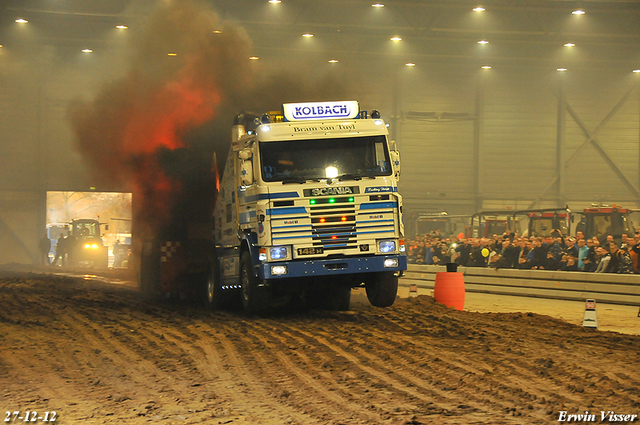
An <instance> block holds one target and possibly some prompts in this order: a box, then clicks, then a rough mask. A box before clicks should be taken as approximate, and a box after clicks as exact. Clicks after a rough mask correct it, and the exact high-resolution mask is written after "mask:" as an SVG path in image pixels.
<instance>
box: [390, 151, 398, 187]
mask: <svg viewBox="0 0 640 425" xmlns="http://www.w3.org/2000/svg"><path fill="white" fill-rule="evenodd" d="M390 155H391V163H392V164H393V175H394V176H395V178H396V179H397V180H400V152H398V151H391V152H390Z"/></svg>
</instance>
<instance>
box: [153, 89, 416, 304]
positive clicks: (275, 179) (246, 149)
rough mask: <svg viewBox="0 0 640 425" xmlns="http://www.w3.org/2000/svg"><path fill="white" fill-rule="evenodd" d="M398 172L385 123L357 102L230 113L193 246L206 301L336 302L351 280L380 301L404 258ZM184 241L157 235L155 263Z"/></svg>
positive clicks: (345, 299) (390, 291)
mask: <svg viewBox="0 0 640 425" xmlns="http://www.w3.org/2000/svg"><path fill="white" fill-rule="evenodd" d="M399 175H400V162H399V154H398V152H397V151H396V150H395V146H394V143H392V142H391V143H390V142H389V140H388V130H387V126H386V125H385V123H384V121H383V120H382V119H381V118H380V114H379V113H378V112H377V111H371V114H367V112H366V111H361V110H360V109H359V105H358V102H355V101H343V102H318V103H299V104H285V105H283V111H282V112H277V113H273V112H272V113H268V114H264V115H262V116H261V117H257V116H256V115H253V114H248V113H244V114H240V115H238V116H237V117H236V120H235V122H234V126H233V131H232V148H231V149H230V151H229V155H228V159H227V162H226V166H225V169H224V172H223V175H222V181H221V184H220V189H219V193H218V194H217V196H216V200H215V206H214V210H213V223H212V224H213V226H212V232H213V235H212V243H211V247H210V248H203V250H208V251H209V253H208V254H207V255H206V257H207V259H206V263H207V265H208V268H207V273H206V275H207V279H206V284H205V285H204V286H205V288H206V290H205V297H206V301H207V303H208V304H209V305H211V306H212V307H221V306H224V305H225V304H227V303H233V302H234V301H237V300H238V298H239V299H240V300H241V302H242V305H243V306H244V308H245V310H246V311H248V312H250V313H260V312H264V311H265V310H267V309H269V308H270V307H271V306H273V305H277V304H280V303H282V302H283V300H284V301H286V300H291V299H294V298H295V299H299V300H303V301H305V302H306V304H307V305H308V306H310V307H315V308H323V309H330V310H346V309H348V308H349V302H350V295H351V289H352V288H354V287H362V286H363V287H364V288H365V289H366V293H367V297H368V298H369V301H370V302H371V304H372V305H374V306H380V307H387V306H390V305H392V304H393V302H394V301H395V298H396V293H397V288H398V277H399V276H400V275H401V273H402V272H403V271H404V270H406V267H407V261H406V256H405V245H404V226H403V222H402V197H401V196H400V194H399V193H398V189H397V188H398V177H399ZM189 233H193V232H189ZM192 242H193V241H191V242H190V241H189V240H184V241H172V242H169V246H167V243H166V242H163V248H162V249H161V252H163V253H162V255H163V259H162V264H161V265H162V268H164V269H167V270H169V269H171V267H173V266H172V265H171V264H172V262H173V263H175V264H178V263H179V264H181V266H180V267H182V268H184V265H185V264H188V263H190V262H191V263H193V261H189V260H187V261H185V255H182V254H180V252H183V251H184V252H191V253H192V254H190V255H186V257H190V258H194V255H193V252H195V251H197V250H195V249H194V248H188V245H193V243H192ZM200 246H204V245H200ZM163 250H164V251H163ZM143 251H144V250H143ZM166 252H170V254H171V256H170V257H169V258H166V256H165V254H166ZM143 259H144V258H143ZM200 263H201V265H202V263H204V261H201V262H200ZM188 268H190V269H191V270H192V271H197V269H198V267H194V266H193V265H191V266H188ZM173 275H174V276H175V275H176V273H175V267H174V272H173Z"/></svg>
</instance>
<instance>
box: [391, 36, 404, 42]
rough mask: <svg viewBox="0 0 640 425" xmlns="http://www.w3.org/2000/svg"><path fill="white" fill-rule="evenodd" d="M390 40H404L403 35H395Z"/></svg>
mask: <svg viewBox="0 0 640 425" xmlns="http://www.w3.org/2000/svg"><path fill="white" fill-rule="evenodd" d="M389 40H391V41H402V37H398V36H394V37H391V38H390V39H389Z"/></svg>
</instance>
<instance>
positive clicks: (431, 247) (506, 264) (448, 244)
mask: <svg viewBox="0 0 640 425" xmlns="http://www.w3.org/2000/svg"><path fill="white" fill-rule="evenodd" d="M638 229H639V231H636V232H635V235H633V236H630V235H627V234H623V235H622V238H621V241H620V242H617V241H616V240H614V237H613V236H611V235H607V236H606V237H602V238H601V239H602V240H599V239H598V238H597V237H592V238H588V239H585V237H584V235H583V234H582V232H577V234H576V236H563V235H562V234H561V233H560V231H558V230H554V231H553V232H551V235H550V236H545V237H535V236H532V237H526V236H518V235H517V234H515V233H513V232H509V231H507V232H505V233H504V234H503V235H493V236H492V237H491V238H462V237H460V238H458V237H456V236H452V237H450V238H447V237H441V236H440V234H439V233H438V232H432V233H430V234H429V235H425V236H424V237H422V238H420V239H418V240H409V241H407V247H408V254H407V255H408V261H409V262H410V263H414V264H436V265H437V264H442V265H444V264H446V263H457V264H458V265H460V266H466V267H493V268H496V269H501V268H504V269H529V270H566V271H582V272H594V273H640V264H639V261H638V258H639V257H640V228H638Z"/></svg>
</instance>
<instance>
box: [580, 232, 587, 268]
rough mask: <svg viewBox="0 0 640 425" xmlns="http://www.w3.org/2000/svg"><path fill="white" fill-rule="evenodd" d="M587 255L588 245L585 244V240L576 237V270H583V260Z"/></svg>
mask: <svg viewBox="0 0 640 425" xmlns="http://www.w3.org/2000/svg"><path fill="white" fill-rule="evenodd" d="M587 255H589V247H588V246H587V242H586V241H585V240H584V239H578V270H579V271H584V269H585V263H584V260H585V259H586V258H587Z"/></svg>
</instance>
